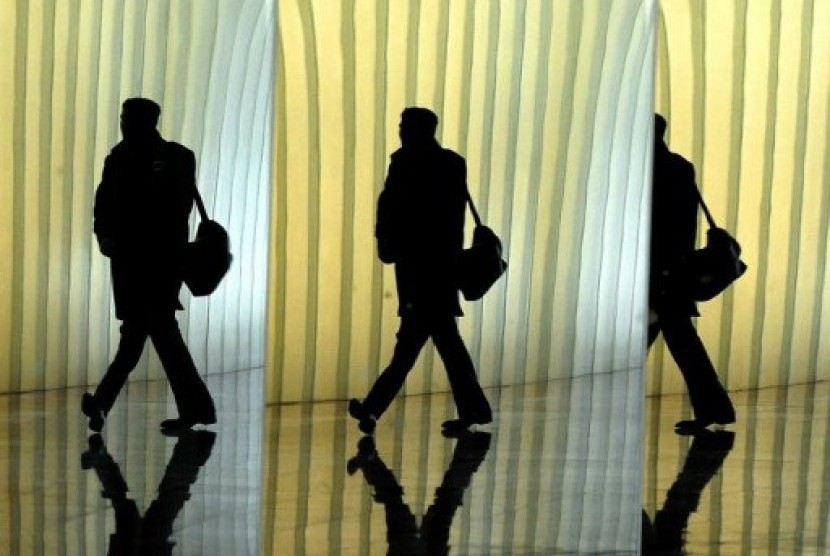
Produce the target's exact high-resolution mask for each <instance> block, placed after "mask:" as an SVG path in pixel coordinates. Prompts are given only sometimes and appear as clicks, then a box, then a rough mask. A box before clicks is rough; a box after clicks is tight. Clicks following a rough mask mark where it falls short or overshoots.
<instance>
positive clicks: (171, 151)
mask: <svg viewBox="0 0 830 556" xmlns="http://www.w3.org/2000/svg"><path fill="white" fill-rule="evenodd" d="M162 149H163V150H164V151H165V152H166V153H167V154H168V155H170V156H177V157H181V158H191V157H194V156H195V155H194V154H193V151H192V150H190V149H188V148H187V147H185V146H184V145H182V144H181V143H176V142H175V141H163V142H162Z"/></svg>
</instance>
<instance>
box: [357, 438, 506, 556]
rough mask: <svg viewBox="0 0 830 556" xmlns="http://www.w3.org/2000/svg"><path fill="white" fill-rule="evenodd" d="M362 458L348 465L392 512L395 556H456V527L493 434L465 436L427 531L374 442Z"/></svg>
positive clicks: (389, 526)
mask: <svg viewBox="0 0 830 556" xmlns="http://www.w3.org/2000/svg"><path fill="white" fill-rule="evenodd" d="M357 447H358V452H357V455H356V456H354V457H353V458H352V459H350V460H349V462H348V463H347V464H346V470H347V471H348V472H349V474H350V475H352V474H354V473H356V472H357V471H358V470H360V471H362V472H363V477H364V478H365V479H366V482H367V483H369V485H370V486H371V487H372V489H373V490H374V494H373V497H374V500H375V502H378V503H379V504H383V507H384V509H385V510H386V539H387V542H388V543H389V551H388V552H387V554H388V555H389V556H438V555H441V556H446V555H447V554H449V552H450V546H449V544H448V543H449V538H450V526H451V525H452V520H453V517H454V516H455V512H456V510H457V509H458V507H459V506H461V504H462V501H463V498H464V491H465V490H466V488H467V487H468V486H469V485H470V481H471V480H472V476H473V473H475V472H476V471H477V470H478V468H479V466H480V465H481V464H482V462H483V461H484V458H485V456H486V455H487V451H488V450H489V449H490V434H489V433H486V432H480V431H476V432H474V431H464V432H461V433H459V436H458V443H457V444H456V446H455V451H453V455H452V460H451V461H450V465H449V467H448V468H447V471H446V472H445V473H444V480H443V481H442V482H441V485H440V486H439V487H438V488H436V489H435V498H434V500H433V502H432V504H431V505H430V507H429V508H428V509H427V513H426V514H424V516H423V518H422V520H421V525H420V526H419V525H418V520H417V518H416V517H415V516H414V515H413V514H412V511H411V510H410V509H409V506H408V505H407V504H405V503H404V501H403V494H404V491H403V488H401V486H400V484H398V480H397V479H396V478H395V475H394V474H393V473H392V471H390V470H389V468H388V467H387V466H386V464H385V463H384V462H383V460H382V459H381V457H380V455H379V454H378V452H377V450H376V449H375V441H374V438H373V437H371V436H364V437H363V438H361V439H360V441H359V442H358V446H357Z"/></svg>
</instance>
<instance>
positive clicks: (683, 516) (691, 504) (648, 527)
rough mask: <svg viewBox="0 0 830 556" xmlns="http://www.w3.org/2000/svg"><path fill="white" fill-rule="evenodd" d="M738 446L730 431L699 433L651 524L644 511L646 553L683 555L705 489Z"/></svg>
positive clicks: (644, 549)
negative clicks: (690, 524)
mask: <svg viewBox="0 0 830 556" xmlns="http://www.w3.org/2000/svg"><path fill="white" fill-rule="evenodd" d="M734 443H735V433H734V432H731V431H710V430H707V429H702V430H700V431H698V432H697V433H696V434H695V436H694V440H692V445H691V446H690V447H689V451H688V453H687V454H686V460H685V462H684V464H683V468H682V469H681V470H680V472H679V473H678V474H677V479H675V481H674V484H672V486H671V487H670V488H669V490H668V492H667V493H666V500H665V502H664V503H663V507H662V508H661V509H659V510H657V512H656V513H655V514H654V521H652V520H651V519H650V518H649V516H648V514H647V513H646V512H645V511H644V512H643V537H642V548H643V554H649V555H658V554H665V555H667V556H668V555H680V554H684V553H685V551H684V545H685V538H684V535H685V533H686V530H687V525H688V523H689V517H690V516H691V515H692V513H694V511H695V510H697V507H698V504H699V503H700V497H701V494H702V493H703V489H704V488H705V487H706V485H707V484H709V481H711V480H712V477H714V476H715V475H716V474H717V472H718V470H719V469H720V468H721V466H722V465H723V462H724V460H725V459H726V456H727V455H728V454H729V452H730V450H732V446H733V445H734Z"/></svg>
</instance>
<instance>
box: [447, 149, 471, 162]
mask: <svg viewBox="0 0 830 556" xmlns="http://www.w3.org/2000/svg"><path fill="white" fill-rule="evenodd" d="M441 154H442V156H443V157H444V158H445V159H446V160H447V162H449V163H450V164H464V163H465V162H464V157H463V156H461V155H460V154H458V153H457V152H455V151H454V150H452V149H445V148H441Z"/></svg>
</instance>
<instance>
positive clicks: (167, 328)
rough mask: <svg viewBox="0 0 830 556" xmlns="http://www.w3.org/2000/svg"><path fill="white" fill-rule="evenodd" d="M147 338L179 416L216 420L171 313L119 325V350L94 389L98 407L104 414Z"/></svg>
mask: <svg viewBox="0 0 830 556" xmlns="http://www.w3.org/2000/svg"><path fill="white" fill-rule="evenodd" d="M148 337H149V338H150V340H151V341H152V342H153V347H155V348H156V352H157V353H158V356H159V359H160V360H161V363H162V366H163V367H164V373H165V375H166V376H167V380H168V381H169V382H170V389H171V390H172V391H173V397H174V399H175V400H176V407H177V408H178V411H179V417H180V418H182V419H190V418H193V419H194V420H198V421H202V420H206V419H207V418H215V416H216V409H215V407H214V405H213V399H212V398H211V396H210V392H209V391H208V389H207V386H206V385H205V383H204V382H203V381H202V378H201V377H200V376H199V371H198V370H197V369H196V365H195V364H194V363H193V358H192V357H191V356H190V352H189V351H188V349H187V346H186V345H185V343H184V339H183V338H182V333H181V331H180V330H179V324H178V322H176V317H175V315H173V314H170V315H165V316H159V317H155V318H152V319H125V320H124V321H123V322H122V324H121V340H120V341H119V344H118V351H117V352H116V354H115V358H114V359H113V360H112V363H110V366H109V368H107V372H106V374H105V375H104V378H103V379H102V380H101V383H100V384H99V385H98V388H97V389H96V390H95V394H94V397H95V401H96V402H97V403H98V406H99V407H100V408H101V409H102V410H103V411H104V412H105V413H108V412H109V410H110V409H111V408H112V406H113V404H114V403H115V399H116V398H117V397H118V393H119V392H120V391H121V389H122V388H123V387H124V383H125V382H126V381H127V377H128V376H129V375H130V373H131V372H132V371H133V369H135V367H136V365H138V361H139V359H140V358H141V353H142V352H143V351H144V344H145V343H146V342H147V338H148Z"/></svg>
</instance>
